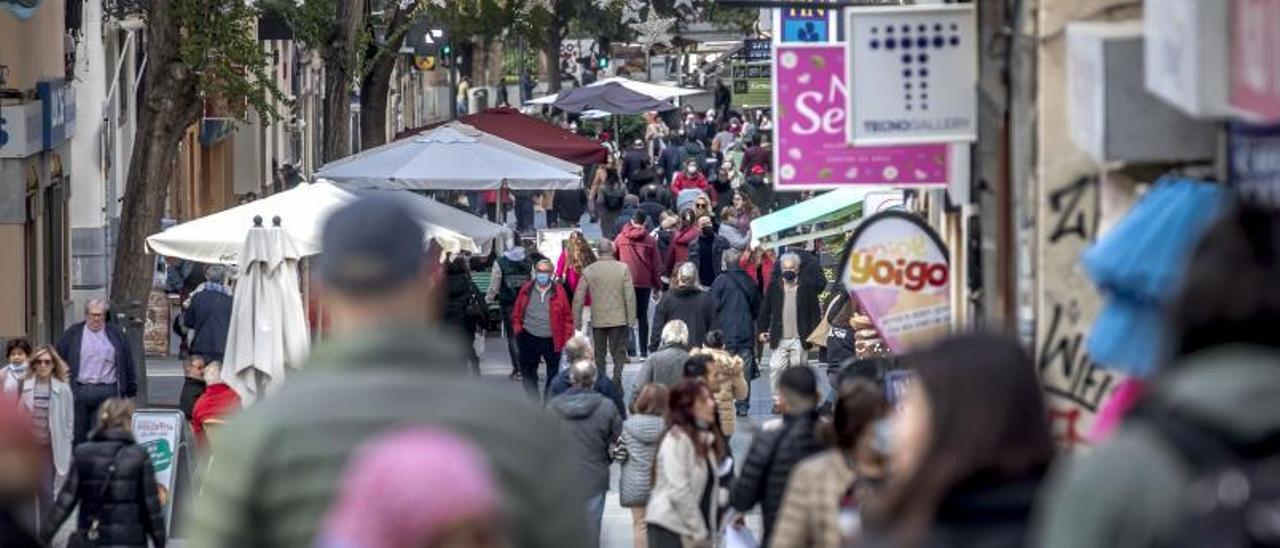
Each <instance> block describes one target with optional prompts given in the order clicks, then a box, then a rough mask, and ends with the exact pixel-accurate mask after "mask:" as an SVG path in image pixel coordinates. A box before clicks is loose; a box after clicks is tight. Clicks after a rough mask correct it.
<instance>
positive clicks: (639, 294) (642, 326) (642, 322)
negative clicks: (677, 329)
mask: <svg viewBox="0 0 1280 548" xmlns="http://www.w3.org/2000/svg"><path fill="white" fill-rule="evenodd" d="M652 293H653V290H652V289H650V288H648V287H637V288H636V323H637V324H639V330H640V339H639V340H638V342H637V344H636V347H637V348H636V349H637V350H639V352H640V357H642V358H643V357H645V356H648V355H649V295H651V294H652ZM659 329H661V328H659Z"/></svg>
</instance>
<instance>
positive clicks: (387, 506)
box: [317, 427, 501, 548]
mask: <svg viewBox="0 0 1280 548" xmlns="http://www.w3.org/2000/svg"><path fill="white" fill-rule="evenodd" d="M500 497H501V494H500V493H499V491H498V488H497V485H496V484H495V482H494V480H493V476H492V474H491V472H490V470H489V465H488V460H487V459H486V458H485V455H484V453H482V452H480V450H479V449H477V448H476V447H475V446H474V445H472V444H471V443H470V442H469V441H467V440H466V439H464V438H462V437H460V436H458V435H456V434H454V433H452V432H448V431H445V430H440V429H436V428H427V427H412V428H408V429H405V430H398V431H395V432H391V433H388V434H384V435H382V436H379V437H377V438H375V439H372V440H370V441H369V442H367V443H365V444H364V445H363V446H362V447H361V448H360V449H359V450H358V451H357V452H356V454H355V455H354V456H353V457H352V459H351V462H350V463H349V464H348V465H347V470H346V473H345V475H344V477H343V482H342V486H341V489H340V491H339V494H338V499H337V500H336V501H335V502H334V505H333V507H332V508H331V509H330V510H329V516H328V518H327V519H326V520H325V523H324V527H323V532H322V534H321V535H320V542H319V543H318V544H317V545H318V546H326V547H360V548H418V547H420V546H424V545H426V544H427V543H430V542H432V541H434V540H436V539H437V538H438V537H439V535H440V534H441V533H442V532H444V531H446V530H447V529H448V528H449V527H450V526H451V525H454V524H457V523H460V522H463V521H470V520H480V521H492V520H495V519H497V518H498V516H499V514H500V510H501V508H500V506H501V503H500V500H501V499H500Z"/></svg>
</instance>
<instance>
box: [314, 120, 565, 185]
mask: <svg viewBox="0 0 1280 548" xmlns="http://www.w3.org/2000/svg"><path fill="white" fill-rule="evenodd" d="M581 173H582V167H581V166H579V165H577V164H572V163H569V162H566V161H564V160H561V159H559V158H555V157H553V156H549V155H547V154H543V153H541V152H538V151H536V150H532V149H529V148H526V147H523V146H521V145H518V144H516V143H513V142H511V141H508V140H506V139H502V138H501V137H496V136H493V135H490V134H488V133H485V132H483V131H480V130H477V129H476V128H474V127H471V126H468V125H465V124H459V123H456V122H455V123H449V124H446V125H443V126H440V127H438V128H436V129H433V130H431V131H428V132H426V133H423V134H420V135H417V136H414V137H412V138H409V139H405V140H403V141H395V142H392V143H388V144H385V145H382V146H380V147H377V148H372V149H369V150H366V151H364V152H361V153H359V154H356V155H354V156H348V157H346V158H343V159H341V160H337V161H335V162H332V163H329V164H327V165H325V166H322V167H321V168H320V169H319V170H318V171H317V172H316V174H315V177H316V178H317V179H329V180H331V181H333V182H335V183H337V184H338V185H339V186H343V187H346V188H365V189H382V190H497V189H498V188H501V187H504V186H505V187H507V188H509V189H512V190H545V189H566V188H581V186H582V175H581Z"/></svg>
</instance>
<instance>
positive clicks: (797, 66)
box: [773, 44, 953, 190]
mask: <svg viewBox="0 0 1280 548" xmlns="http://www.w3.org/2000/svg"><path fill="white" fill-rule="evenodd" d="M846 55H847V50H846V48H845V46H844V45H843V44H778V45H777V46H776V47H775V48H774V63H773V72H774V82H775V84H776V85H775V86H774V95H773V112H774V146H773V156H774V157H773V165H774V169H776V170H777V172H776V173H775V176H774V188H775V189H776V190H812V189H830V188H840V187H844V186H850V185H892V186H898V187H937V186H944V185H946V184H947V181H948V180H949V179H950V178H951V176H952V169H951V168H952V167H953V165H952V164H953V162H952V161H951V159H952V155H951V153H950V152H949V150H948V145H947V144H942V143H935V144H924V145H906V146H879V147H876V146H872V147H865V146H853V145H850V144H849V142H848V140H847V139H846V133H845V131H846V128H845V124H846V119H847V117H848V116H847V113H848V108H849V106H848V94H849V85H848V80H847V76H846V74H845V71H844V67H845V56H846Z"/></svg>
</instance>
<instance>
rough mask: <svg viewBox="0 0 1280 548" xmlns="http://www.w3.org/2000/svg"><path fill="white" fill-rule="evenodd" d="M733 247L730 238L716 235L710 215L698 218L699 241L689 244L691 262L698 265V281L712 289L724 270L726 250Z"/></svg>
mask: <svg viewBox="0 0 1280 548" xmlns="http://www.w3.org/2000/svg"><path fill="white" fill-rule="evenodd" d="M731 247H733V245H732V244H731V243H730V242H729V239H728V238H725V237H724V236H723V235H721V234H717V233H716V227H715V224H714V223H713V222H712V221H711V216H710V215H703V216H701V217H698V239H696V240H694V241H693V243H691V244H689V262H691V263H693V264H695V265H698V279H699V280H700V282H701V283H702V285H703V286H707V287H710V286H711V282H713V281H715V279H716V276H719V275H720V271H721V270H722V269H723V267H724V265H723V257H724V250H726V249H729V248H731Z"/></svg>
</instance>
